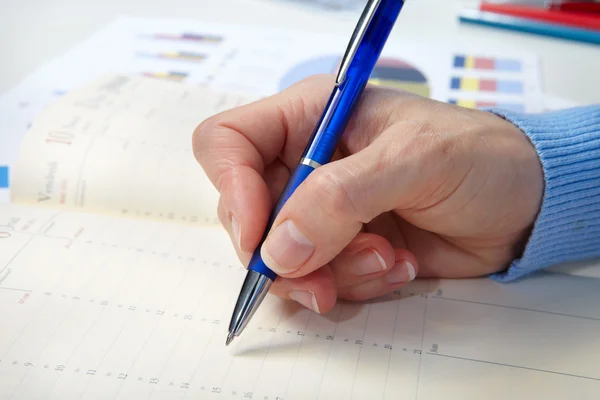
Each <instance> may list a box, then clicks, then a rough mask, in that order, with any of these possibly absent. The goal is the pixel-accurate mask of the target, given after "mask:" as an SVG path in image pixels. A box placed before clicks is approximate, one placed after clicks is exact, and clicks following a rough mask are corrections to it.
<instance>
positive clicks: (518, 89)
mask: <svg viewBox="0 0 600 400" xmlns="http://www.w3.org/2000/svg"><path fill="white" fill-rule="evenodd" d="M450 89H452V90H462V91H465V92H495V93H505V94H522V93H523V82H520V81H509V80H497V79H481V78H473V77H456V76H455V77H452V79H451V80H450Z"/></svg>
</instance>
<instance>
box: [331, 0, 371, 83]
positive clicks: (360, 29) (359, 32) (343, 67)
mask: <svg viewBox="0 0 600 400" xmlns="http://www.w3.org/2000/svg"><path fill="white" fill-rule="evenodd" d="M380 3H381V0H369V2H368V3H367V5H366V6H365V9H364V11H363V13H362V15H361V16H360V19H359V20H358V23H357V24H356V28H354V32H353V33H352V37H351V38H350V43H348V47H347V48H346V53H345V54H344V57H343V58H342V62H341V63H340V69H339V71H338V74H337V78H336V79H335V82H336V84H338V85H341V84H342V82H344V80H345V79H346V74H347V73H348V68H349V67H350V64H351V63H352V60H353V59H354V56H355V55H356V51H357V50H358V46H359V45H360V42H361V41H362V39H363V37H364V36H365V32H367V28H368V27H369V24H370V23H371V20H372V19H373V15H375V12H376V11H377V7H379V4H380Z"/></svg>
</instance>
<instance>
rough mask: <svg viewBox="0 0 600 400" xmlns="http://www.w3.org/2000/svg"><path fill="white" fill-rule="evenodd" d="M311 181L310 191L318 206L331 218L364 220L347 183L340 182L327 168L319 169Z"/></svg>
mask: <svg viewBox="0 0 600 400" xmlns="http://www.w3.org/2000/svg"><path fill="white" fill-rule="evenodd" d="M313 174H314V178H313V179H312V180H311V182H312V185H310V186H309V191H310V192H311V194H314V195H315V196H314V198H315V201H316V202H317V204H318V206H319V207H320V208H321V209H322V210H323V211H324V212H325V213H326V214H327V215H329V216H330V217H332V218H334V219H338V220H347V219H348V218H351V219H358V220H361V221H362V220H363V219H364V218H363V216H362V214H361V213H360V212H359V208H358V207H357V204H356V199H355V198H353V196H352V195H351V194H350V193H352V192H351V191H350V190H349V188H348V187H347V183H345V182H344V181H343V180H340V179H339V178H337V177H336V176H334V174H333V173H332V172H330V171H329V170H328V169H326V168H323V167H321V168H319V169H317V170H316V171H315V172H314V173H313Z"/></svg>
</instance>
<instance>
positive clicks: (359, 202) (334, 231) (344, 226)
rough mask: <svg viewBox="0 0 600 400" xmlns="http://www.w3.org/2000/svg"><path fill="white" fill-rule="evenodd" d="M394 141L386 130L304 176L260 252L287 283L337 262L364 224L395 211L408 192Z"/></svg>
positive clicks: (391, 262) (390, 255)
mask: <svg viewBox="0 0 600 400" xmlns="http://www.w3.org/2000/svg"><path fill="white" fill-rule="evenodd" d="M396 133H397V132H396ZM394 136H395V135H394V132H392V130H391V129H388V130H386V131H384V132H383V133H382V134H381V135H380V136H379V137H377V139H376V140H375V141H374V142H373V143H371V145H369V146H367V147H366V148H364V149H362V150H361V151H360V152H358V153H356V154H353V155H351V156H349V157H346V158H343V159H341V160H338V161H335V162H332V163H329V164H326V165H324V166H321V167H318V168H317V169H316V170H315V171H313V172H312V173H311V174H310V175H309V176H308V178H307V179H306V180H305V181H304V182H303V183H302V184H301V185H300V186H299V187H298V189H296V191H295V192H294V194H293V195H292V196H291V197H290V198H289V199H288V201H287V203H286V204H285V205H284V207H283V208H282V209H281V211H280V213H279V215H278V216H277V218H276V219H275V221H274V223H273V226H272V228H271V231H270V233H269V235H268V236H267V238H266V240H265V242H264V244H263V246H262V248H261V256H262V259H263V261H264V262H265V264H267V266H268V267H269V268H271V269H272V270H273V271H274V272H276V273H277V274H278V275H280V276H285V277H288V278H296V277H300V276H305V275H307V274H309V273H311V272H312V271H314V270H316V269H318V268H320V267H321V266H323V265H325V264H327V263H329V262H330V261H331V260H332V259H333V258H334V257H336V256H337V255H338V254H339V253H340V252H341V251H342V250H343V249H344V248H345V247H346V246H347V245H348V244H349V243H350V242H351V241H352V240H353V239H354V237H356V235H357V234H358V233H359V232H360V231H361V229H362V227H363V224H366V223H368V222H370V221H371V220H372V219H374V218H375V217H376V216H378V215H379V214H381V213H384V212H386V211H390V210H392V209H394V208H395V207H397V206H398V204H399V198H398V197H399V194H401V193H402V192H403V191H404V188H406V187H407V182H403V181H404V180H405V179H404V178H403V176H406V175H403V173H402V171H401V170H403V169H404V167H403V165H405V162H404V161H402V160H403V159H405V160H406V159H407V158H406V157H402V153H403V149H402V144H400V146H398V143H397V142H398V141H399V140H395V139H397V138H394ZM408 179H410V178H408ZM387 254H388V257H384V260H383V261H384V262H385V263H386V266H387V267H388V268H391V267H392V266H393V265H394V260H393V259H392V258H393V253H392V252H387ZM386 258H390V259H386Z"/></svg>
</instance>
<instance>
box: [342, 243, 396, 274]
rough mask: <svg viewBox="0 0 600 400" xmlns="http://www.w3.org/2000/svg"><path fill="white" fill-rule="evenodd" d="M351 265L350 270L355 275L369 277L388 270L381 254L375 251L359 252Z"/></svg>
mask: <svg viewBox="0 0 600 400" xmlns="http://www.w3.org/2000/svg"><path fill="white" fill-rule="evenodd" d="M350 263H351V265H350V266H349V268H348V269H349V271H350V273H352V274H354V275H369V274H374V273H376V272H381V271H385V270H386V269H387V265H386V264H385V260H384V259H383V257H381V254H379V253H378V252H377V251H375V250H373V249H365V250H362V251H360V252H358V253H357V254H356V255H355V256H354V257H353V258H352V261H350Z"/></svg>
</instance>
